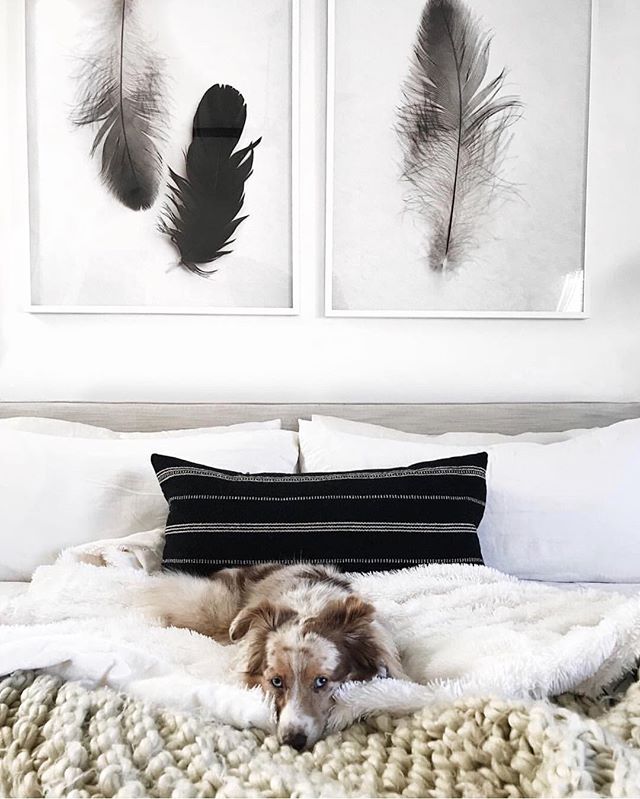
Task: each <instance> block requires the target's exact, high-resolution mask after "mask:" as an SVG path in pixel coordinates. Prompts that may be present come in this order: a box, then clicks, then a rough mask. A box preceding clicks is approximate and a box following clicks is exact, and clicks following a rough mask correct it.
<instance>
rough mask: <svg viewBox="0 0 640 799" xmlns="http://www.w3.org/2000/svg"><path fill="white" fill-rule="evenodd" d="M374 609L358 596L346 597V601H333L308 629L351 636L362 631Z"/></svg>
mask: <svg viewBox="0 0 640 799" xmlns="http://www.w3.org/2000/svg"><path fill="white" fill-rule="evenodd" d="M374 614H375V608H374V607H373V605H372V604H370V603H369V602H365V601H364V599H361V598H360V597H358V596H353V595H351V596H348V597H346V599H334V600H332V601H331V602H329V603H327V605H326V607H325V608H324V609H323V610H322V611H321V612H320V613H319V614H318V615H317V616H316V617H315V618H314V619H311V620H310V622H309V628H310V630H311V629H312V630H313V631H314V632H318V633H321V634H322V633H326V632H328V631H331V630H334V631H339V632H340V633H341V634H342V635H343V636H347V635H351V634H353V633H355V632H357V631H358V630H361V629H363V628H364V627H366V625H368V624H369V623H370V622H371V621H372V620H373V616H374Z"/></svg>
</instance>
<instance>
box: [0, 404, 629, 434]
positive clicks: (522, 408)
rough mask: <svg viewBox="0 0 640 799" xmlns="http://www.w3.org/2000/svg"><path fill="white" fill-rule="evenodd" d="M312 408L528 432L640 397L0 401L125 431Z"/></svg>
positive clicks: (290, 419) (289, 418) (623, 407)
mask: <svg viewBox="0 0 640 799" xmlns="http://www.w3.org/2000/svg"><path fill="white" fill-rule="evenodd" d="M313 413H322V414H326V415H329V416H341V417H343V418H345V419H354V420H357V421H361V422H370V423H372V424H382V425H387V426H389V427H395V428H397V429H400V430H405V431H407V432H411V433H443V432H446V431H452V432H454V431H460V432H461V431H469V430H476V431H479V432H495V433H523V432H527V431H534V432H535V431H555V430H568V429H570V428H575V427H602V426H605V425H608V424H613V422H619V421H621V420H622V419H633V418H639V417H640V402H635V403H604V402H602V403H601V402H567V403H513V404H474V405H459V404H458V405H456V404H452V405H428V404H424V405H382V404H381V405H358V404H338V403H335V404H334V403H330V404H319V405H315V404H300V405H296V404H289V405H286V404H282V405H279V404H269V403H264V404H244V403H236V404H208V403H189V404H181V403H145V402H133V403H130V402H115V403H113V402H17V403H8V402H6V403H1V402H0V418H7V417H10V416H43V417H49V418H52V419H66V420H69V421H75V422H85V423H86V424H94V425H99V426H101V427H109V428H111V429H113V430H120V431H125V432H127V431H135V430H140V431H145V432H151V431H156V430H172V429H179V428H187V427H208V426H213V425H224V424H233V423H236V422H250V421H261V420H264V419H282V420H283V424H284V426H285V427H286V428H288V429H290V430H295V429H297V421H298V419H305V418H306V419H308V418H310V416H311V414H313Z"/></svg>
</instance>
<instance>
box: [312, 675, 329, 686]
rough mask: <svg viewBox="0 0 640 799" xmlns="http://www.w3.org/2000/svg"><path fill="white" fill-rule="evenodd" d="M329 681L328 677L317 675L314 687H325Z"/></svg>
mask: <svg viewBox="0 0 640 799" xmlns="http://www.w3.org/2000/svg"><path fill="white" fill-rule="evenodd" d="M328 682H329V680H327V678H326V677H316V678H315V680H314V681H313V687H314V688H324V687H325V685H326V684H327V683H328Z"/></svg>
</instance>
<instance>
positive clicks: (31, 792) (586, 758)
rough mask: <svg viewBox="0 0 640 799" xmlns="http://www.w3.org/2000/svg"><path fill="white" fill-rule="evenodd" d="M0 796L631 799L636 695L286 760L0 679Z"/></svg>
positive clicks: (634, 689) (490, 716) (454, 722)
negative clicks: (597, 798)
mask: <svg viewBox="0 0 640 799" xmlns="http://www.w3.org/2000/svg"><path fill="white" fill-rule="evenodd" d="M0 736H1V741H0V747H1V752H0V794H1V795H2V796H16V797H18V796H19V797H31V796H68V797H88V796H96V797H102V796H121V797H124V796H126V797H138V796H140V797H143V796H144V797H146V796H149V797H156V796H158V797H163V796H166V797H168V796H179V797H189V796H227V797H230V796H234V797H240V796H250V797H262V796H265V797H277V796H308V797H315V796H342V797H351V796H369V797H378V796H412V797H417V796H422V797H426V796H443V797H447V796H450V797H457V796H465V797H467V796H478V797H502V796H505V797H506V796H509V797H517V796H532V797H533V796H536V797H537V796H554V797H556V796H558V797H560V796H638V795H640V684H639V683H638V682H633V683H632V684H631V685H630V686H629V687H628V688H627V689H626V691H623V693H622V695H621V697H620V698H619V700H618V701H617V702H613V701H612V700H611V698H607V699H601V700H598V701H596V700H593V699H592V700H586V699H578V698H577V697H574V696H571V695H564V696H562V697H560V698H559V699H558V700H556V702H555V703H551V702H549V701H548V700H538V701H531V702H525V701H522V700H520V701H507V700H498V699H493V700H492V699H469V698H466V699H458V700H456V701H454V702H448V703H446V704H443V705H440V706H431V707H427V708H425V709H423V710H421V711H419V712H418V713H415V714H413V715H408V716H404V717H400V718H393V717H391V716H389V715H377V716H374V717H371V718H369V719H368V720H366V721H363V722H361V723H358V724H355V725H353V726H351V727H349V728H347V729H346V730H343V731H342V732H340V733H338V734H334V735H331V736H330V737H328V738H326V739H325V740H322V741H320V742H319V743H318V744H316V746H315V747H314V749H313V751H311V752H305V753H303V754H297V753H296V752H294V750H292V749H290V748H288V747H279V746H278V744H277V742H276V740H275V738H274V737H273V736H271V735H268V734H267V733H265V732H262V731H259V730H252V731H249V730H244V731H240V730H237V729H234V728H233V727H230V726H227V725H224V724H220V723H216V722H210V721H209V722H207V721H204V720H199V719H198V718H197V717H195V716H193V715H189V714H176V713H169V712H166V711H159V710H152V709H150V708H149V707H148V706H146V705H145V704H143V703H142V702H141V701H139V700H135V699H131V698H125V697H123V696H122V695H119V694H118V693H116V692H114V691H113V690H112V689H110V688H98V689H93V690H90V689H87V688H86V687H83V686H82V685H81V684H79V683H77V682H66V683H65V682H63V681H62V680H61V679H60V678H58V677H54V676H51V675H44V674H40V675H36V673H34V672H15V673H14V674H12V675H11V676H8V677H5V678H4V679H3V680H0Z"/></svg>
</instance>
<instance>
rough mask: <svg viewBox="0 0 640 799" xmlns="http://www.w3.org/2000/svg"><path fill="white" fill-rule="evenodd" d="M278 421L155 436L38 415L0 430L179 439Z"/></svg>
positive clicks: (268, 426)
mask: <svg viewBox="0 0 640 799" xmlns="http://www.w3.org/2000/svg"><path fill="white" fill-rule="evenodd" d="M281 428H282V421H281V420H280V419H271V420H268V421H266V422H240V423H238V424H231V425H224V426H223V425H219V426H216V427H195V428H185V429H183V430H164V431H162V432H156V433H121V432H118V431H116V430H109V429H108V428H106V427H96V426H95V425H92V424H84V423H82V422H68V421H66V420H64V419H43V418H42V417H40V416H14V417H11V418H9V419H0V432H1V431H2V430H18V431H20V430H21V431H22V432H24V433H39V434H40V435H46V436H62V437H64V438H109V439H116V438H121V439H147V438H160V439H164V438H183V437H184V436H201V435H213V434H216V433H230V432H234V431H243V432H247V431H248V430H280V429H281Z"/></svg>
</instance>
